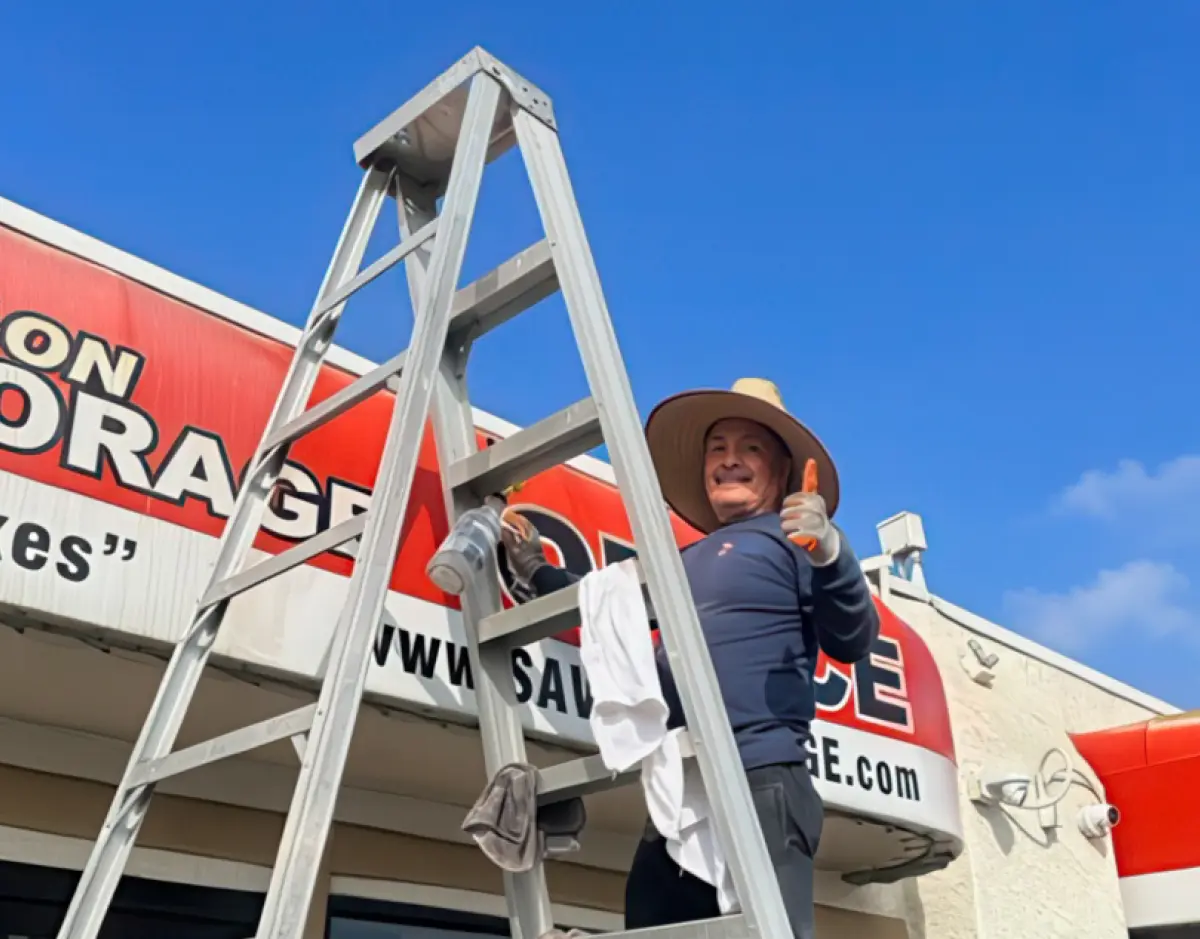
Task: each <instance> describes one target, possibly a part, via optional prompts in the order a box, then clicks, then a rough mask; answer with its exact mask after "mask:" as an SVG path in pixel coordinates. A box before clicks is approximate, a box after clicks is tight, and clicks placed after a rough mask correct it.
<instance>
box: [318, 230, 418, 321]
mask: <svg viewBox="0 0 1200 939" xmlns="http://www.w3.org/2000/svg"><path fill="white" fill-rule="evenodd" d="M437 227H438V220H437V219H436V218H435V219H433V220H431V221H429V222H427V223H426V224H424V225H422V226H421V227H420V228H418V229H417V230H416V231H415V232H413V233H412V234H411V235H410V236H409V237H408V238H405V239H404V240H403V241H402V242H400V244H398V245H396V247H394V248H392V250H391V251H389V252H388V253H387V254H385V255H384V256H383V257H381V258H380V259H379V260H377V261H375V262H374V263H373V264H371V265H370V266H368V267H367V268H366V269H365V270H363V271H360V272H359V273H358V274H357V275H356V276H355V277H354V279H353V280H351V281H349V282H348V283H346V284H345V285H343V286H341V287H339V288H338V289H337V290H335V291H334V292H333V293H331V294H330V295H329V296H328V297H327V298H325V299H323V300H322V301H321V305H320V306H319V307H317V312H316V316H315V317H314V320H315V319H317V318H320V317H322V316H324V315H325V314H326V313H328V312H329V311H330V310H332V309H335V308H337V307H339V306H341V305H342V304H343V303H345V302H346V301H347V300H349V299H350V297H352V296H353V295H354V294H355V293H357V292H358V291H359V290H361V289H362V288H363V287H365V286H367V284H369V283H370V282H371V281H373V280H374V279H375V278H376V277H379V276H380V275H381V274H384V273H386V272H387V271H388V270H390V269H391V268H392V267H394V266H395V265H397V264H399V263H400V262H401V261H403V260H404V259H405V258H406V257H408V256H409V255H410V254H412V253H413V252H414V251H416V250H417V248H419V247H421V245H423V244H425V242H427V241H428V240H429V239H430V238H432V237H433V236H434V235H435V234H436V233H437Z"/></svg>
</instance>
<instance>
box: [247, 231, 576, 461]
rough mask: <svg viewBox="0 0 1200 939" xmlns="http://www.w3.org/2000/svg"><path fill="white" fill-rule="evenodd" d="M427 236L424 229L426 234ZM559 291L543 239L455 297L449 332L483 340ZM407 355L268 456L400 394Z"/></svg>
mask: <svg viewBox="0 0 1200 939" xmlns="http://www.w3.org/2000/svg"><path fill="white" fill-rule="evenodd" d="M421 231H424V229H421ZM557 289H558V278H557V277H556V276H555V273H554V261H553V259H552V258H551V256H550V245H549V244H547V243H546V241H545V240H544V239H543V240H542V241H539V242H538V243H537V244H535V245H532V246H530V247H528V248H526V249H525V250H524V251H522V252H521V253H520V254H516V255H514V256H513V257H511V258H509V259H508V260H507V261H505V262H504V263H503V264H501V265H500V266H499V267H497V268H495V269H493V270H491V271H489V272H488V273H487V274H484V275H483V276H482V277H480V278H479V279H478V280H475V281H472V282H471V283H469V284H467V286H465V287H463V288H462V289H461V290H460V291H458V293H457V294H455V296H454V311H453V314H452V315H453V318H452V319H451V320H450V332H451V333H462V332H465V331H468V330H469V331H470V333H471V335H472V337H473V338H478V337H479V336H482V335H483V334H484V333H487V332H489V331H491V330H493V329H495V328H496V327H497V326H500V325H502V324H503V323H506V322H507V321H508V320H510V319H512V318H513V317H514V316H516V315H517V314H518V313H521V312H523V311H524V310H527V309H528V308H529V307H531V306H533V305H534V304H535V303H537V302H538V301H539V300H542V299H545V298H546V297H548V296H550V294H552V293H554V291H555V290H557ZM407 356H408V350H407V349H406V350H404V351H403V352H400V353H398V354H397V355H394V356H392V357H391V358H390V359H388V360H387V361H386V362H384V363H383V364H382V365H380V366H377V367H376V368H373V369H371V371H369V372H367V374H365V375H362V376H361V377H359V378H356V379H355V380H354V381H353V382H352V383H351V384H349V385H347V386H346V387H345V388H343V389H342V390H341V391H339V392H337V393H336V394H332V395H330V396H329V397H328V398H326V399H325V400H324V401H322V402H321V403H320V404H315V405H313V406H312V407H311V408H309V409H308V410H307V411H305V412H304V413H303V414H301V415H300V416H299V417H297V418H295V419H294V420H291V421H289V422H288V423H286V424H284V425H283V426H282V427H280V428H279V429H278V430H276V431H275V432H274V433H272V434H271V435H270V436H269V437H268V438H267V440H266V442H265V443H264V444H263V448H262V449H263V452H264V453H266V452H269V451H271V450H274V449H275V448H276V447H278V446H281V445H283V444H285V443H291V442H292V441H294V440H296V439H298V438H300V437H303V436H304V435H305V434H307V433H311V432H312V431H314V430H316V429H317V428H318V427H320V426H321V425H322V424H326V423H328V422H329V421H331V420H333V419H334V418H335V417H339V416H340V415H342V414H345V413H346V412H347V411H349V410H350V409H351V408H352V407H354V406H355V405H357V404H361V403H362V402H363V401H365V400H367V398H369V397H371V395H373V394H375V392H377V391H378V390H379V389H380V388H382V387H384V386H385V385H387V386H388V387H389V388H391V390H392V391H395V390H396V388H395V383H396V379H397V378H398V376H399V375H400V372H401V371H402V370H403V368H404V360H405V358H406V357H407Z"/></svg>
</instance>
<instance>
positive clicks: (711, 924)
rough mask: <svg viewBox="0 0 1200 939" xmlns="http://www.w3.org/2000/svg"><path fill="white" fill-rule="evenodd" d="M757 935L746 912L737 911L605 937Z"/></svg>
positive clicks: (743, 938)
mask: <svg viewBox="0 0 1200 939" xmlns="http://www.w3.org/2000/svg"><path fill="white" fill-rule="evenodd" d="M757 935H758V933H757V931H755V930H752V929H751V928H750V922H749V920H747V919H746V914H744V913H735V914H734V915H733V916H719V917H717V918H716V919H697V920H693V921H692V922H690V923H679V924H677V925H675V926H654V927H651V928H650V929H629V930H626V931H625V932H610V933H605V934H604V939H750V937H751V936H757Z"/></svg>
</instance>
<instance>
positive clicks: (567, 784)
mask: <svg viewBox="0 0 1200 939" xmlns="http://www.w3.org/2000/svg"><path fill="white" fill-rule="evenodd" d="M641 774H642V769H641V767H640V766H635V767H634V768H633V769H629V770H626V771H625V772H624V773H613V772H612V770H610V769H609V768H608V767H606V766H605V765H604V761H603V760H602V759H600V756H599V754H593V755H592V756H585V757H580V758H579V759H577V760H567V761H566V762H565V763H556V764H555V765H554V766H547V767H546V768H545V769H541V770H538V790H537V793H538V804H539V805H552V804H553V803H555V802H566V801H567V800H568V799H576V798H580V797H582V796H588V795H592V794H593V793H596V792H604V791H606V790H608V789H617V788H619V787H621V786H627V785H629V784H630V783H632V782H634V781H635V780H637V778H638V777H639V776H641Z"/></svg>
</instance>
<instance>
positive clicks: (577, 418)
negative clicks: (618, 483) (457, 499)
mask: <svg viewBox="0 0 1200 939" xmlns="http://www.w3.org/2000/svg"><path fill="white" fill-rule="evenodd" d="M602 443H604V433H603V431H602V430H601V429H600V410H599V408H597V407H596V402H595V401H594V400H593V399H591V398H584V399H583V400H582V401H576V402H575V403H574V404H572V405H570V406H569V407H566V408H564V409H563V410H561V411H559V412H558V413H557V414H552V415H550V417H547V418H546V419H545V420H541V421H538V422H537V423H536V424H534V425H533V426H532V427H527V428H526V429H524V430H519V431H517V432H516V433H515V434H513V435H512V436H511V437H506V438H505V439H504V440H499V441H497V442H496V443H495V444H494V445H493V446H490V447H487V448H485V449H483V450H480V451H479V452H477V453H473V454H471V456H469V457H467V458H466V459H465V460H460V461H459V462H457V463H454V464H452V465H451V466H450V467H449V468H448V469H447V470H446V477H445V483H446V485H447V486H448V487H450V488H453V489H459V488H464V487H465V488H469V489H471V490H472V491H473V492H474V493H475V495H477V496H478V497H480V498H483V497H485V496H487V495H490V494H491V493H494V492H501V491H502V490H504V489H505V488H506V487H508V486H511V485H512V484H513V483H519V482H522V481H524V480H526V479H529V478H530V477H531V476H536V475H537V474H538V473H540V472H542V471H543V470H547V469H550V468H551V467H552V466H558V465H559V464H560V463H565V462H566V461H567V460H569V459H571V457H575V456H579V455H580V454H581V453H587V451H588V450H591V449H592V448H593V447H598V446H599V445H600V444H602Z"/></svg>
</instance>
